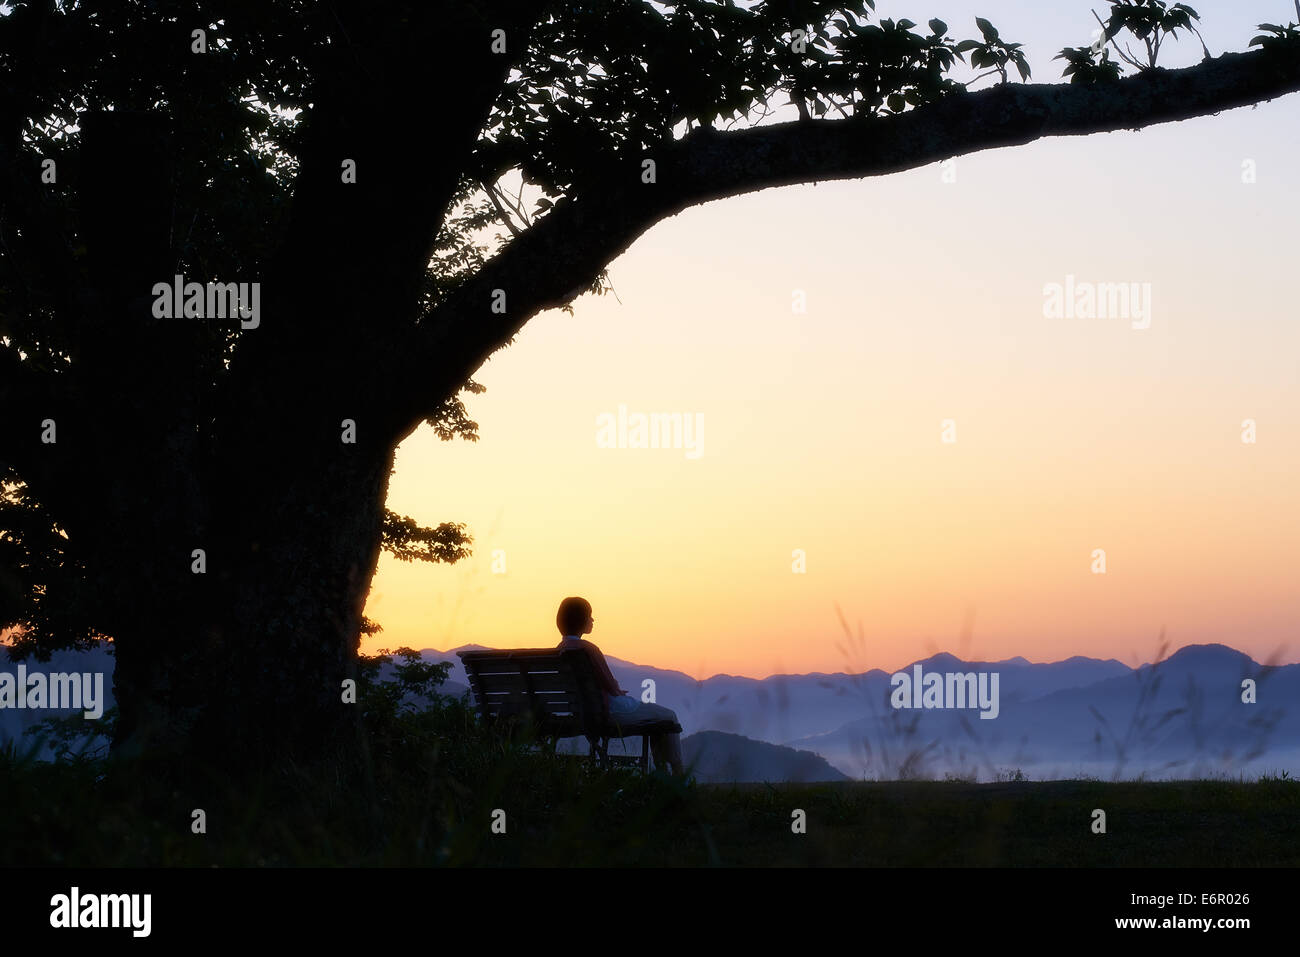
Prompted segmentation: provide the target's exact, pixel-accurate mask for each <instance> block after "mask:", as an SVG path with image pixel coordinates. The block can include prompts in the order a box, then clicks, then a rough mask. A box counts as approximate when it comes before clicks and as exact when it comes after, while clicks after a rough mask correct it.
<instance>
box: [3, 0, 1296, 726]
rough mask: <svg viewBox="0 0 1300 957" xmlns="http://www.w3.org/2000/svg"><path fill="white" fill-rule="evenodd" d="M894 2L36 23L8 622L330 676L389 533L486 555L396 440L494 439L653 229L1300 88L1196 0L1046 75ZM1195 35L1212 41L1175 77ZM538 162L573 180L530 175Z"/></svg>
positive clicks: (1148, 15) (211, 10) (24, 2)
mask: <svg viewBox="0 0 1300 957" xmlns="http://www.w3.org/2000/svg"><path fill="white" fill-rule="evenodd" d="M874 6H875V5H874V2H873V0H859V2H856V3H844V2H842V0H839V2H835V0H779V2H751V3H740V2H735V0H684V2H680V3H672V4H655V3H651V2H647V0H599V2H591V3H579V2H574V3H550V4H547V3H543V2H539V0H501V2H496V3H477V2H468V0H457V2H445V3H428V2H413V0H375V2H372V3H366V4H352V5H341V4H333V3H328V4H319V3H311V2H305V0H177V2H170V3H156V2H144V0H136V2H122V0H13V2H10V3H8V4H7V5H5V6H4V7H2V8H0V409H3V415H0V483H2V485H0V489H2V494H0V627H5V626H17V627H19V628H20V629H22V630H23V636H22V639H21V641H20V644H23V645H24V646H25V647H26V648H28V649H37V648H39V649H44V650H48V649H50V648H55V647H60V646H68V645H72V644H76V643H84V642H86V641H88V640H90V639H92V638H94V637H96V636H100V635H109V636H112V637H113V638H114V639H115V641H116V642H117V643H118V645H119V648H121V647H128V646H129V644H130V643H131V642H132V641H133V640H135V641H136V643H137V646H138V648H139V651H138V655H137V658H136V659H135V660H136V661H137V664H129V665H128V667H126V668H124V666H123V663H122V660H121V659H119V672H120V674H119V679H120V680H119V685H120V692H121V691H126V692H127V693H128V694H130V693H136V694H141V695H143V694H147V693H148V689H149V688H150V687H151V684H150V683H151V682H153V683H155V684H156V683H157V682H158V681H160V680H161V679H160V678H159V677H158V674H156V673H154V672H148V668H147V667H146V665H145V663H144V661H145V659H149V660H153V659H154V658H156V657H158V656H165V655H167V654H173V653H176V652H174V651H171V650H168V649H171V645H170V644H168V643H167V642H168V639H167V638H166V636H165V635H164V633H163V632H164V630H166V631H167V633H168V634H172V635H175V636H176V637H175V639H174V640H175V642H176V644H177V645H192V646H195V647H202V648H205V649H209V650H207V651H203V652H202V653H199V652H195V654H196V655H199V658H198V659H196V660H201V661H202V662H204V663H205V664H204V665H203V667H205V668H208V669H211V667H213V662H214V661H217V660H221V661H226V662H230V661H234V660H239V661H247V660H248V659H247V657H246V656H247V655H251V654H253V653H254V652H252V651H251V650H249V643H251V642H254V641H255V640H256V642H257V643H258V647H259V649H264V648H266V647H267V646H271V647H275V648H277V649H281V650H280V651H279V652H277V653H278V654H280V655H281V656H282V657H280V658H278V659H277V658H275V657H274V655H272V657H271V659H270V660H272V661H273V662H274V661H279V662H280V664H281V665H282V666H286V667H287V664H286V663H287V662H289V661H290V660H293V661H297V660H299V659H300V658H301V657H302V656H303V655H308V654H310V653H312V652H311V651H310V649H313V648H316V647H317V646H321V645H328V646H329V647H330V648H332V649H334V650H333V651H332V652H331V653H330V655H327V656H325V657H326V659H327V660H326V661H325V663H323V664H322V665H321V666H320V668H319V669H317V671H316V672H312V669H306V671H307V672H309V673H313V674H314V675H315V677H314V678H313V679H312V680H319V687H317V689H316V691H315V692H313V693H314V694H316V695H317V697H318V698H319V699H320V700H322V701H325V700H328V697H329V694H328V693H327V692H325V691H322V690H321V688H324V687H325V684H326V683H327V682H326V681H325V679H324V677H322V676H324V675H328V674H333V673H334V672H332V671H331V670H330V669H335V670H337V669H338V668H341V667H343V664H341V663H342V662H344V661H345V659H346V657H347V654H348V653H349V652H350V653H353V654H354V653H355V650H356V640H357V634H358V632H359V630H360V629H363V628H365V627H367V623H366V622H364V620H363V618H362V617H361V614H360V605H361V602H362V600H363V598H364V594H365V590H366V588H367V587H368V583H369V579H370V576H371V575H372V574H373V570H374V562H375V556H376V553H377V551H378V550H379V548H381V547H384V548H387V549H388V550H389V551H391V552H392V553H393V554H394V555H396V556H397V557H398V558H401V559H406V560H412V559H424V560H432V561H455V560H457V559H459V558H461V557H463V556H464V555H465V554H467V553H468V545H469V544H470V538H469V535H468V532H467V530H466V529H465V528H464V526H463V525H460V524H458V523H455V522H446V523H443V524H441V525H439V526H436V527H433V528H426V527H423V526H421V525H420V524H419V522H418V521H417V520H415V519H412V518H410V517H406V516H400V515H396V514H393V513H391V512H387V511H386V510H385V509H384V508H383V498H384V493H385V490H386V487H387V477H388V473H389V471H390V470H391V466H392V453H393V449H394V448H395V447H396V446H397V444H398V443H399V442H400V441H401V440H402V439H403V438H404V437H405V436H407V435H409V434H410V433H411V432H412V431H413V430H414V429H416V428H417V427H419V426H420V425H421V424H422V423H428V424H431V425H432V426H433V427H434V428H435V430H436V431H437V434H438V435H439V437H440V438H443V439H447V440H451V439H454V438H456V437H462V438H467V439H473V438H474V437H475V436H476V434H477V426H476V424H475V423H474V422H473V421H472V420H471V419H470V418H469V415H468V412H467V410H466V407H465V405H464V402H463V399H462V396H463V395H464V394H465V393H474V392H475V391H478V390H479V389H480V388H481V387H479V386H478V385H477V384H476V383H475V382H474V381H473V379H472V378H471V377H472V376H473V375H474V373H475V371H476V370H477V369H478V368H479V367H480V366H481V365H482V363H483V362H484V361H485V360H486V359H487V358H488V357H489V356H490V355H491V354H492V353H493V352H495V351H496V350H497V349H499V348H501V347H503V346H505V345H507V344H509V343H510V342H511V341H513V337H514V336H515V335H516V334H517V333H518V332H519V330H520V329H521V328H522V327H523V325H524V324H525V323H526V322H527V321H528V319H529V318H530V317H532V316H534V315H536V314H537V313H538V312H540V311H542V310H544V309H548V308H556V307H561V308H567V307H568V306H569V304H570V303H571V302H572V301H573V299H574V298H575V297H576V296H578V295H581V294H582V293H584V292H588V291H590V292H596V293H600V292H603V291H605V290H606V289H607V288H608V284H607V277H606V275H605V268H606V266H607V265H608V264H609V262H611V261H612V260H613V259H614V258H615V257H617V256H618V255H619V254H620V253H621V252H623V251H624V250H626V249H627V248H628V247H629V246H630V245H631V244H632V243H633V242H634V241H635V239H636V238H637V237H638V236H639V235H641V234H642V233H643V232H645V230H647V229H648V228H649V227H651V226H652V225H653V224H654V223H656V222H658V221H660V220H662V219H664V218H665V217H668V216H671V215H673V214H675V213H677V212H679V211H681V210H683V209H685V208H687V207H689V206H692V205H695V204H699V203H703V202H707V201H711V200H717V199H721V198H725V197H729V196H735V195H739V194H742V193H745V192H750V191H754V190H759V189H764V188H767V187H772V186H782V185H789V184H794V183H802V182H809V181H817V180H827V179H848V178H859V177H865V176H875V175H883V174H888V173H892V172H896V171H900V170H905V169H909V168H914V167H917V166H921V165H924V164H928V163H932V162H935V161H940V160H944V159H947V158H950V157H953V156H956V155H960V154H966V153H971V152H974V151H978V150H983V149H989V148H993V147H1002V146H1009V145H1016V144H1023V143H1028V142H1031V141H1033V140H1036V139H1039V138H1041V137H1046V136H1076V135H1087V134H1091V133H1096V132H1100V131H1105V130H1116V129H1136V128H1141V127H1145V126H1148V125H1151V124H1154V123H1162V122H1169V121H1174V120H1181V119H1186V118H1189V117H1193V116H1201V115H1207V114H1212V113H1216V112H1218V111H1221V110H1225V109H1229V108H1232V107H1238V106H1244V105H1249V104H1253V103H1257V102H1260V101H1262V100H1266V99H1269V98H1272V97H1277V96H1280V95H1283V94H1286V93H1289V92H1293V91H1295V90H1297V89H1300V26H1297V24H1296V23H1288V24H1285V25H1283V24H1262V25H1261V26H1260V28H1259V30H1260V32H1259V34H1258V35H1257V36H1256V37H1254V38H1253V39H1250V40H1249V42H1248V43H1247V42H1246V40H1247V38H1243V45H1246V46H1248V47H1251V48H1253V49H1248V51H1247V52H1240V53H1224V54H1222V55H1219V56H1212V55H1211V54H1210V51H1209V50H1208V49H1207V48H1206V47H1205V45H1204V42H1203V41H1202V40H1201V38H1200V33H1199V22H1200V16H1199V14H1198V13H1197V11H1196V10H1194V9H1193V8H1192V7H1190V6H1188V5H1186V4H1182V3H1174V4H1167V3H1165V2H1162V0H1111V2H1110V4H1109V11H1108V15H1107V17H1106V18H1105V19H1104V20H1099V34H1098V37H1097V40H1096V42H1094V43H1093V44H1092V45H1091V46H1087V45H1085V46H1079V47H1072V48H1066V49H1064V50H1061V51H1060V53H1059V54H1058V56H1057V59H1058V60H1061V61H1063V62H1062V64H1061V67H1062V73H1063V77H1062V81H1061V82H1054V83H1036V82H1030V81H1031V80H1032V77H1031V74H1030V67H1029V62H1028V59H1027V57H1026V54H1025V49H1024V47H1023V45H1022V44H1021V43H1019V42H1016V41H1014V40H1013V39H1012V37H1014V29H1013V26H1011V25H1006V24H1003V25H994V24H993V23H991V22H990V21H989V20H987V19H985V18H983V17H974V18H973V23H972V24H971V25H970V26H969V27H965V26H963V28H960V29H959V28H957V27H955V26H953V25H950V24H948V23H945V22H943V21H941V20H938V19H931V20H928V21H927V22H925V23H918V22H914V21H912V20H908V19H891V18H880V17H876V16H875V11H874ZM1297 16H1298V17H1300V10H1298V11H1297ZM971 27H973V30H970V28H971ZM964 30H970V33H971V35H963V32H964ZM1170 40H1191V41H1192V42H1196V43H1198V44H1200V45H1201V48H1202V50H1203V51H1204V58H1203V60H1202V61H1201V62H1200V63H1198V64H1197V65H1195V66H1191V67H1186V68H1182V69H1166V68H1164V67H1163V66H1162V65H1161V63H1160V55H1161V52H1162V50H1164V49H1167V43H1168V41H1170ZM1135 50H1136V52H1135ZM789 105H793V109H794V112H795V116H794V117H793V118H791V119H789V120H782V121H777V120H776V119H775V118H774V117H773V113H774V111H775V110H776V109H778V108H780V107H783V106H789ZM513 173H518V174H520V175H521V176H522V178H523V181H524V183H526V184H529V185H530V186H532V187H534V188H535V190H536V191H537V192H538V193H539V194H540V195H538V196H537V198H536V199H535V200H531V201H528V202H525V200H524V199H523V195H522V193H520V194H517V195H516V196H515V197H513V198H512V197H511V196H510V195H508V194H507V193H506V192H505V190H504V189H503V188H502V185H501V184H502V181H503V179H504V178H505V177H506V176H507V175H510V174H513ZM494 227H498V228H500V227H503V228H504V229H505V232H504V233H498V241H497V243H496V248H495V249H490V247H489V245H488V244H487V243H486V242H483V241H481V233H482V232H483V231H484V230H490V229H492V228H494ZM489 253H491V254H490V255H489ZM173 277H184V279H185V280H186V281H195V282H199V283H211V282H219V283H252V282H257V283H260V285H261V288H262V290H263V296H262V301H261V316H260V318H259V320H258V322H257V323H256V324H255V325H253V326H251V327H250V326H249V325H247V324H244V323H241V322H239V321H231V317H229V316H227V317H225V321H214V320H213V319H211V318H210V317H209V318H207V319H206V320H205V321H178V320H177V319H175V318H167V317H160V316H159V315H158V313H157V311H156V308H154V298H153V296H152V294H151V290H153V289H154V287H155V285H156V284H157V283H158V282H160V281H161V282H163V283H169V282H171V281H172V279H173ZM178 281H179V280H178ZM347 423H351V426H350V428H351V429H352V433H351V435H352V438H351V439H349V438H347V436H348V435H349V432H348V429H349V426H348V425H347ZM340 429H342V434H343V435H344V436H345V437H344V438H343V439H342V440H341V442H340V437H339V436H340ZM273 527H274V531H270V529H272V528H273ZM200 544H201V545H202V547H200ZM200 552H202V553H203V556H204V557H203V558H202V559H200V558H198V557H195V558H193V561H192V562H191V556H197V555H198V554H199V553H200ZM209 554H211V560H212V564H213V566H214V567H213V570H212V571H211V573H210V578H207V579H205V580H204V581H202V582H201V581H200V579H201V578H203V575H204V574H209V573H208V571H207V567H206V562H207V558H208V555H209ZM200 565H202V566H203V567H200ZM201 573H202V574H201ZM141 603H148V604H149V607H150V608H151V609H152V612H153V613H154V614H155V615H156V617H157V618H158V619H159V622H160V624H156V625H155V624H152V623H150V624H148V625H147V626H146V624H145V623H143V622H142V621H141V619H140V612H139V610H138V609H139V605H140V604H141ZM317 606H321V607H323V608H324V610H316V609H317ZM308 609H312V610H308ZM254 623H256V626H255V625H254ZM370 627H373V626H372V625H371V626H370ZM140 629H145V630H147V631H149V632H150V634H152V635H153V637H152V638H150V639H149V640H147V641H146V640H145V639H143V638H140V639H133V638H132V635H133V634H134V633H136V632H138V631H140ZM254 631H256V636H254ZM323 634H328V635H329V636H331V637H329V638H328V639H323V638H322V637H321V636H322V635H323ZM196 635H202V636H204V637H203V638H202V639H200V638H197V637H195V636H196ZM240 648H243V649H244V650H242V651H241V650H239V649H240ZM257 654H259V655H261V654H265V652H264V651H262V650H259V651H258V652H257ZM205 655H215V656H217V657H215V658H214V657H204V656H205ZM241 655H242V656H245V657H241ZM293 656H298V657H296V658H295V657H293ZM186 660H187V661H188V660H189V659H186ZM187 667H192V668H194V669H198V668H199V665H197V664H193V663H191V665H187ZM157 668H163V665H161V664H160V665H158V666H157ZM275 668H276V665H275V664H268V665H267V666H266V668H265V669H264V670H266V671H267V672H268V673H270V672H273V671H274V670H275ZM131 669H142V670H141V671H140V674H141V675H143V674H145V672H148V674H149V675H152V677H136V678H131V677H130V674H134V673H135V672H133V671H132V670H131ZM164 670H165V669H164ZM196 673H197V672H196ZM124 676H125V677H124ZM268 680H269V679H268ZM303 680H304V681H306V680H307V679H303ZM250 687H251V686H250ZM132 689H134V691H132ZM168 693H169V694H171V693H172V692H168ZM175 693H176V694H177V695H179V694H180V692H175ZM202 693H204V692H203V691H202V689H201V688H198V687H197V683H196V686H195V687H193V688H190V690H189V691H188V692H187V694H190V695H191V698H192V699H193V700H191V701H190V703H191V704H194V702H195V701H197V700H198V698H196V697H194V696H201V695H202ZM265 694H266V690H265V688H262V689H261V690H260V691H256V692H255V691H252V690H250V691H248V699H249V700H253V699H255V698H256V697H257V696H258V695H263V696H264V695H265ZM235 697H238V696H237V695H236V696H235ZM187 700H190V699H187ZM195 706H197V705H195Z"/></svg>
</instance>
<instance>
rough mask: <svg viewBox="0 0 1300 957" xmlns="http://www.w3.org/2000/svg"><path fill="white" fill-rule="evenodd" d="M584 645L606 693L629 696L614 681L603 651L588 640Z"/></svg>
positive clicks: (584, 640) (584, 641)
mask: <svg viewBox="0 0 1300 957" xmlns="http://www.w3.org/2000/svg"><path fill="white" fill-rule="evenodd" d="M582 643H583V645H584V646H586V648H587V654H588V655H589V656H590V657H591V661H592V664H594V665H595V666H596V674H597V675H599V676H600V683H601V684H602V685H603V686H604V689H605V691H606V692H607V693H609V694H612V695H615V696H617V695H621V694H627V692H626V691H624V690H623V689H622V688H620V687H619V686H618V682H617V681H616V680H614V675H613V673H612V672H611V671H610V670H609V665H608V664H606V662H605V655H604V654H603V653H602V652H601V650H600V649H599V648H597V647H596V646H595V645H593V644H592V643H591V642H590V641H587V640H586V639H583V642H582Z"/></svg>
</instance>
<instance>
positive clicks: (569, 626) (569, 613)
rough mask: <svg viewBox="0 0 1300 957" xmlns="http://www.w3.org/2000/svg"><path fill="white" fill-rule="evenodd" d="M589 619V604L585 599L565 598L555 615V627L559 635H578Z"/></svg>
mask: <svg viewBox="0 0 1300 957" xmlns="http://www.w3.org/2000/svg"><path fill="white" fill-rule="evenodd" d="M590 617H591V603H590V602H588V601H587V599H585V598H566V599H564V601H562V602H560V610H559V611H558V612H556V614H555V626H556V627H557V628H559V629H560V634H561V635H580V634H582V629H583V628H585V627H586V625H587V619H588V618H590Z"/></svg>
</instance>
